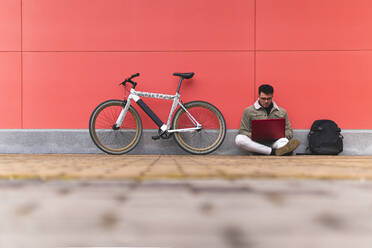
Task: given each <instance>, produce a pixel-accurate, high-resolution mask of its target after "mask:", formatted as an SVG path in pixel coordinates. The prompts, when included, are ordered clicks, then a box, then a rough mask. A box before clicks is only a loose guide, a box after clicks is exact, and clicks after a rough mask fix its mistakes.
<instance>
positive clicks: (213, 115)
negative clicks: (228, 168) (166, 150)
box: [172, 101, 226, 154]
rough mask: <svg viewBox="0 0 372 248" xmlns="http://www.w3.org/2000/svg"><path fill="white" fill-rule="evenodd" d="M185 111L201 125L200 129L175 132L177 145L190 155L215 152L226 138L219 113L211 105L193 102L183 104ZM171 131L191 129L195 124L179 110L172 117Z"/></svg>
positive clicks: (223, 123) (224, 127)
mask: <svg viewBox="0 0 372 248" xmlns="http://www.w3.org/2000/svg"><path fill="white" fill-rule="evenodd" d="M184 107H185V108H186V109H187V111H188V112H189V113H190V114H191V115H192V116H193V117H194V118H195V119H196V120H197V121H198V122H199V123H200V124H201V125H202V129H200V130H195V131H189V132H176V133H175V134H174V138H175V140H176V142H177V144H178V145H179V146H180V147H181V148H182V149H184V150H185V151H187V152H189V153H192V154H208V153H211V152H213V151H215V150H216V149H217V148H218V147H219V146H220V145H221V144H222V142H223V140H224V139H225V136H226V123H225V119H224V117H223V115H222V114H221V112H220V111H219V110H218V109H217V108H216V107H215V106H213V105H212V104H210V103H207V102H203V101H194V102H189V103H186V104H184ZM172 123H173V124H172V127H173V129H183V128H193V127H195V124H194V123H193V122H192V121H191V119H190V118H189V116H188V114H187V113H186V112H185V110H183V109H182V108H179V109H178V110H177V112H176V113H175V115H174V117H173V122H172Z"/></svg>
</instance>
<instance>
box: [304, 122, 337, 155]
mask: <svg viewBox="0 0 372 248" xmlns="http://www.w3.org/2000/svg"><path fill="white" fill-rule="evenodd" d="M343 138H344V137H343V136H342V135H341V129H340V128H339V127H338V126H337V124H336V123H335V122H334V121H331V120H316V121H314V122H313V124H312V125H311V129H310V133H309V135H308V141H309V147H308V148H309V149H310V151H311V153H312V154H319V155H336V154H339V153H340V152H342V150H343V141H342V140H343Z"/></svg>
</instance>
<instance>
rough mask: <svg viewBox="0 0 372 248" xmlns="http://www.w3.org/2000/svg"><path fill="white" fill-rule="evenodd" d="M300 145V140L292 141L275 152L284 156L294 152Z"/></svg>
mask: <svg viewBox="0 0 372 248" xmlns="http://www.w3.org/2000/svg"><path fill="white" fill-rule="evenodd" d="M299 145H300V140H299V139H291V140H290V141H289V142H288V143H287V144H286V145H285V146H283V147H282V148H279V149H276V150H275V155H277V156H283V155H286V154H288V153H291V152H293V151H294V150H296V148H297V147H298V146H299Z"/></svg>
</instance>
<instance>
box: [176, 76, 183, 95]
mask: <svg viewBox="0 0 372 248" xmlns="http://www.w3.org/2000/svg"><path fill="white" fill-rule="evenodd" d="M182 80H183V77H181V78H180V82H179V83H178V88H177V93H179V92H180V89H181V83H182Z"/></svg>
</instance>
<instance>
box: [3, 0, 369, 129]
mask: <svg viewBox="0 0 372 248" xmlns="http://www.w3.org/2000/svg"><path fill="white" fill-rule="evenodd" d="M371 26H372V1H370V0H230V1H216V0H177V1H174V0H158V1H154V0H136V1H133V0H0V33H1V38H0V111H1V113H2V119H1V122H0V128H87V127H88V120H89V116H90V113H91V112H92V110H93V109H94V107H95V106H96V105H97V104H98V103H100V102H102V101H103V100H106V99H110V98H121V97H122V95H123V91H122V89H121V88H120V87H119V86H118V84H119V83H120V82H121V80H122V79H123V78H125V77H126V76H128V75H130V74H133V73H136V72H140V73H141V76H140V78H139V79H138V83H139V86H138V87H137V89H138V90H141V91H153V92H161V93H168V94H173V93H174V92H175V90H176V87H177V83H178V81H177V78H176V77H173V76H172V73H173V72H176V71H177V72H188V71H194V72H196V76H194V78H193V79H192V80H186V81H184V84H183V87H182V90H181V93H182V96H183V99H184V101H190V100H196V99H203V100H207V101H210V102H212V103H213V104H215V105H216V106H218V107H219V108H220V109H221V111H222V112H223V114H224V116H225V118H226V121H227V124H228V128H229V129H236V128H238V127H239V122H240V117H241V114H242V111H243V109H244V107H246V106H247V105H250V104H252V103H253V101H254V100H255V97H257V93H256V91H257V86H259V84H260V83H271V84H273V85H274V87H275V90H276V92H275V99H276V101H277V102H278V103H279V105H281V106H283V107H284V108H286V109H287V110H288V112H289V116H290V118H291V120H292V124H293V127H294V128H296V129H307V128H309V127H310V124H311V122H312V121H313V120H314V119H319V118H330V119H334V120H336V121H337V122H338V123H339V124H340V126H341V128H343V129H372V116H370V115H369V114H368V110H369V108H370V107H371V105H372V103H371V101H370V99H369V97H370V92H371V90H372V84H370V83H369V82H371V81H372V70H371V69H372V32H370V27H371ZM145 101H146V102H148V103H149V105H150V106H152V105H151V104H154V103H156V106H155V107H154V110H155V112H157V113H159V115H160V117H161V118H162V119H163V120H166V117H167V114H168V113H167V112H166V110H167V108H168V107H169V106H170V103H168V102H166V101H163V100H151V99H145ZM137 109H139V108H137ZM160 112H161V113H160ZM140 113H142V112H141V111H140ZM141 116H142V117H143V121H144V124H145V128H155V127H156V126H155V125H154V124H152V122H150V120H149V118H147V117H146V116H145V115H143V114H142V115H141Z"/></svg>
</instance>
